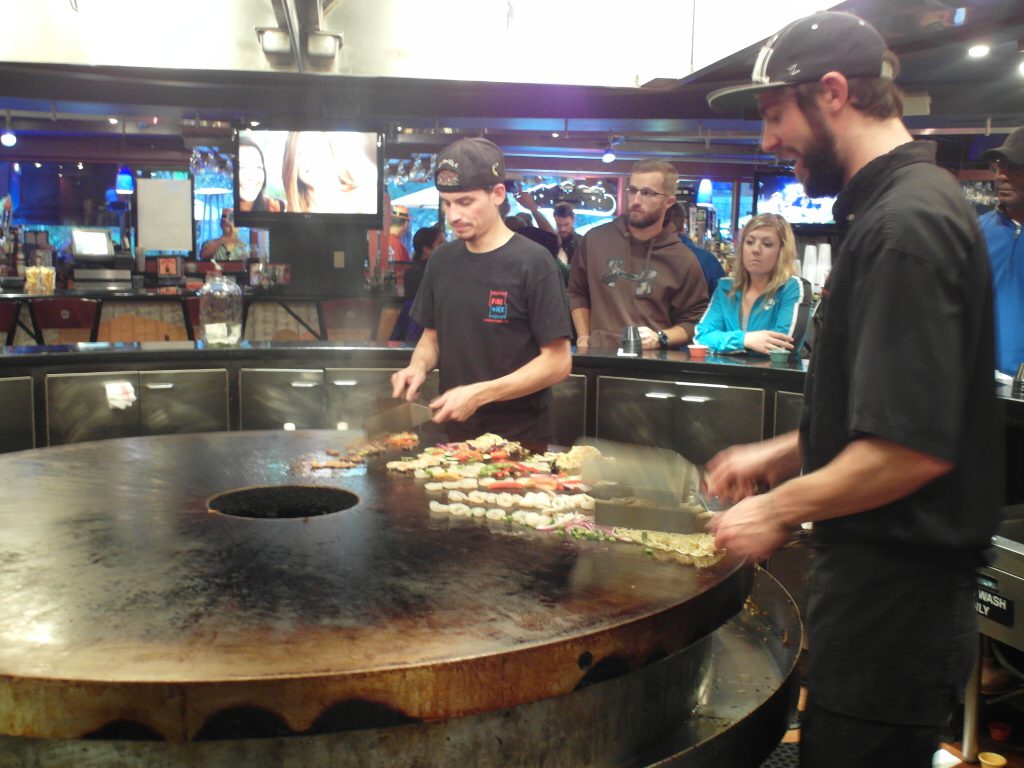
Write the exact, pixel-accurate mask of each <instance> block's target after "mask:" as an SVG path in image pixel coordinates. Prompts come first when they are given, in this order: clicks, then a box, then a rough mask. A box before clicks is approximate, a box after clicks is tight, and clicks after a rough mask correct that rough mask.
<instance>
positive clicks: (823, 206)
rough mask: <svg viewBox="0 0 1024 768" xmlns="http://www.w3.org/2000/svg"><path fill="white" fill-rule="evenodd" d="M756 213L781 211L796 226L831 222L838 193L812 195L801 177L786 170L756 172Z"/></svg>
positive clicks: (825, 224)
mask: <svg viewBox="0 0 1024 768" xmlns="http://www.w3.org/2000/svg"><path fill="white" fill-rule="evenodd" d="M754 186H755V187H756V194H755V195H754V213H755V214H757V213H777V214H779V215H780V216H782V217H783V218H784V219H785V220H786V221H788V222H789V223H790V224H791V225H793V226H794V227H801V226H829V225H832V224H835V221H834V220H833V218H832V205H833V204H834V203H835V201H836V199H835V198H834V197H808V196H807V195H806V194H804V186H803V184H801V183H800V182H799V181H798V180H797V178H796V177H795V176H794V175H793V174H791V173H787V172H785V171H757V172H755V173H754Z"/></svg>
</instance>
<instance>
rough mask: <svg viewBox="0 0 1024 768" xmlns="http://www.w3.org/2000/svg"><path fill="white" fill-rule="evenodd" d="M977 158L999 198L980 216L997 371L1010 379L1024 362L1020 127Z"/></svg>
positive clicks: (1023, 151)
mask: <svg viewBox="0 0 1024 768" xmlns="http://www.w3.org/2000/svg"><path fill="white" fill-rule="evenodd" d="M981 157H982V159H983V160H987V161H989V162H990V163H991V164H992V172H993V173H994V174H995V185H996V198H997V199H998V200H999V205H998V207H997V208H996V209H995V210H994V211H989V212H988V213H986V214H985V215H983V216H982V217H981V231H982V232H984V233H985V240H986V242H987V243H988V257H989V260H990V262H991V263H992V284H993V286H994V288H995V294H996V367H997V368H998V369H999V370H1000V371H1002V372H1003V373H1005V374H1007V375H1009V376H1013V375H1014V374H1015V373H1016V372H1017V366H1019V365H1020V364H1021V363H1024V245H1022V244H1021V236H1020V228H1021V224H1022V223H1024V128H1018V129H1017V130H1015V131H1014V132H1013V133H1011V134H1010V135H1009V136H1008V137H1007V138H1006V141H1005V142H1003V145H1002V146H1000V147H996V148H995V149H990V150H988V151H987V152H985V153H984V154H983V155H982V156H981Z"/></svg>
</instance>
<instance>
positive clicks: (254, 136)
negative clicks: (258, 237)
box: [234, 129, 384, 229]
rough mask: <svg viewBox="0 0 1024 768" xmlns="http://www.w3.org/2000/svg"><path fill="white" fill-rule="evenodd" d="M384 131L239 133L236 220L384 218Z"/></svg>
mask: <svg viewBox="0 0 1024 768" xmlns="http://www.w3.org/2000/svg"><path fill="white" fill-rule="evenodd" d="M383 165H384V136H383V134H380V133H377V132H375V131H278V130H262V129H251V130H242V131H239V133H238V162H236V163H235V177H234V183H235V190H234V191H235V200H236V201H237V203H236V210H235V221H236V223H238V224H240V225H242V226H273V225H274V224H275V223H284V222H303V221H323V222H324V223H337V224H349V225H353V226H365V227H367V228H373V229H379V228H380V227H381V226H382V224H383V211H382V201H383V173H382V169H383Z"/></svg>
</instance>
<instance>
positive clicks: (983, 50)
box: [967, 43, 992, 59]
mask: <svg viewBox="0 0 1024 768" xmlns="http://www.w3.org/2000/svg"><path fill="white" fill-rule="evenodd" d="M991 50H992V49H991V48H990V47H989V46H988V45H986V44H985V43H978V45H972V46H971V47H970V48H968V49H967V55H968V56H970V57H971V58H972V59H980V58H982V57H984V56H988V52H989V51H991Z"/></svg>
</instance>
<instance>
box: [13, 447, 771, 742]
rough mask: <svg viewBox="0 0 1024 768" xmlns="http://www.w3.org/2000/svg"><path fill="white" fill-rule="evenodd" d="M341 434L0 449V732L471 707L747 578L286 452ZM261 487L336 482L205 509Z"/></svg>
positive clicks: (303, 452)
mask: <svg viewBox="0 0 1024 768" xmlns="http://www.w3.org/2000/svg"><path fill="white" fill-rule="evenodd" d="M357 437H358V435H356V434H354V433H335V432H297V433H281V432H274V433H261V432H249V433H233V434H232V433H219V434H209V435H180V436H172V437H156V438H132V439H125V440H111V441H101V442H95V443H83V444H79V445H73V446H65V447H59V448H51V449H45V450H37V451H27V452H23V453H17V454H10V455H8V456H5V457H2V458H0V476H2V477H3V478H4V481H3V482H4V488H3V494H2V496H0V530H2V531H3V535H2V537H0V594H2V595H3V596H4V597H3V605H4V608H3V611H2V613H0V638H2V642H0V734H4V735H7V736H21V737H34V738H71V739H77V738H81V737H86V736H91V737H100V738H117V737H121V736H123V737H129V738H153V739H163V740H167V741H178V742H189V741H202V740H212V739H220V738H247V737H254V736H286V735H294V734H318V733H319V734H323V733H336V732H341V731H347V730H353V729H366V728H378V727H381V726H389V725H398V724H402V723H429V722H435V721H439V720H445V719H448V718H461V717H466V716H475V715H479V714H480V713H487V712H492V711H496V710H501V709H503V708H509V707H515V706H517V705H523V704H527V703H529V702H538V701H540V700H544V699H548V698H550V697H555V696H561V695H563V694H568V693H570V692H572V691H574V690H581V689H583V688H585V687H587V686H588V685H590V684H592V683H597V682H600V681H603V680H608V679H612V678H616V677H620V676H623V675H626V674H627V673H630V672H633V671H636V670H640V669H642V668H644V667H646V666H648V665H651V664H652V663H654V662H656V661H657V660H659V659H666V658H671V657H674V656H675V655H676V654H677V653H678V652H680V651H682V650H683V649H685V648H687V647H694V645H693V644H694V643H695V641H697V640H699V639H700V638H703V637H705V636H707V635H709V633H711V632H713V631H714V630H715V629H716V628H718V627H719V626H720V625H722V624H723V623H724V622H726V621H727V620H728V619H729V617H730V616H732V615H734V614H735V613H736V612H737V611H738V610H739V609H740V608H741V606H742V604H743V601H744V599H745V597H746V595H747V593H748V591H749V588H750V584H751V575H752V572H751V570H750V568H749V567H743V565H742V563H738V562H736V561H735V560H732V559H729V558H725V559H723V560H722V561H720V562H719V563H718V564H716V565H714V566H712V567H710V568H707V569H703V570H698V569H696V568H693V567H691V566H687V565H682V564H680V563H679V562H677V561H675V560H674V559H671V558H667V557H661V556H659V555H651V554H649V553H645V552H644V550H643V548H641V547H639V546H632V545H628V544H619V543H608V542H596V541H575V540H572V539H570V538H562V537H558V536H555V535H552V534H550V533H540V532H537V531H533V530H531V529H525V528H521V527H515V526H508V525H506V524H504V523H492V522H484V521H479V520H477V519H473V518H470V519H465V518H450V517H447V516H437V515H432V514H431V513H430V512H428V510H427V503H426V502H427V496H426V494H425V492H424V491H423V489H422V485H421V484H419V483H417V482H416V481H414V480H411V479H408V478H404V477H396V476H388V475H385V474H384V473H383V471H381V469H380V468H379V467H376V468H375V467H371V468H370V469H369V470H368V471H367V470H366V469H355V470H340V471H339V470H316V471H314V470H311V469H309V467H310V463H311V461H312V460H313V459H314V458H322V457H323V451H324V449H326V448H338V447H343V446H344V445H345V444H346V443H348V442H353V441H355V439H356V438H357ZM280 485H294V486H322V487H327V488H337V489H342V490H344V491H346V492H348V493H349V494H354V495H355V497H356V501H355V503H354V505H352V506H350V507H348V508H346V509H342V510H341V511H339V512H333V513H330V514H318V515H316V516H311V517H290V518H287V519H274V518H273V517H269V518H268V517H266V516H260V517H257V518H252V517H244V516H238V515H233V514H222V513H218V512H212V511H210V510H209V508H208V502H209V500H210V499H211V498H213V497H215V496H218V495H220V494H223V493H224V492H226V491H230V490H233V489H239V488H252V487H258V486H280ZM340 506H344V505H340ZM339 508H340V507H339ZM691 703H692V701H691Z"/></svg>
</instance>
